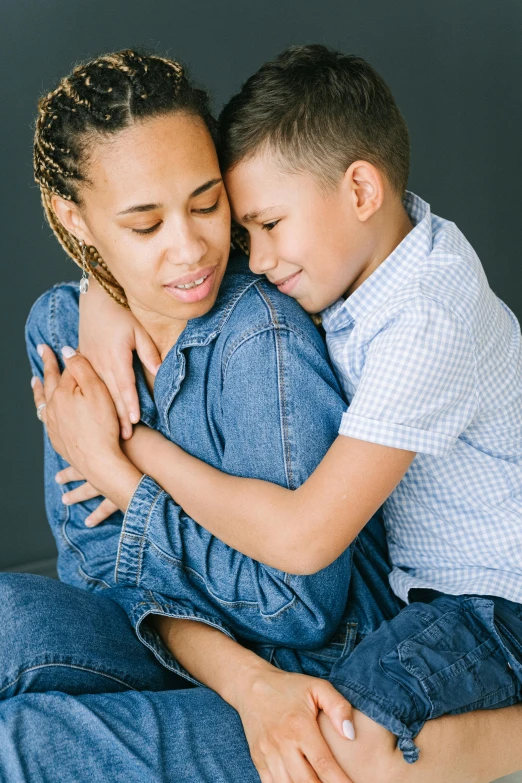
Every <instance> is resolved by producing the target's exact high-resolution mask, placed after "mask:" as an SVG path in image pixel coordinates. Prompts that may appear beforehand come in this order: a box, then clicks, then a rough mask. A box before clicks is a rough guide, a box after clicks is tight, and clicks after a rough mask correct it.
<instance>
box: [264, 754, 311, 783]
mask: <svg viewBox="0 0 522 783" xmlns="http://www.w3.org/2000/svg"><path fill="white" fill-rule="evenodd" d="M266 764H267V767H268V770H269V772H270V775H271V777H272V780H273V781H274V783H301V781H306V783H315V780H314V779H313V778H311V779H310V781H308V778H296V779H295V781H294V779H293V778H291V777H290V775H289V774H288V770H287V768H286V766H285V763H284V761H283V759H282V758H281V756H280V755H279V754H278V753H274V755H270V756H268V757H267V760H266Z"/></svg>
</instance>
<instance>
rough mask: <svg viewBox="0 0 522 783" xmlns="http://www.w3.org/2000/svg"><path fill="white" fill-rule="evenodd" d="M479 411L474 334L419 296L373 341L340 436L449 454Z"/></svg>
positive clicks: (446, 312) (342, 423)
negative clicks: (473, 343) (471, 338)
mask: <svg viewBox="0 0 522 783" xmlns="http://www.w3.org/2000/svg"><path fill="white" fill-rule="evenodd" d="M476 410H477V393H476V384H475V358H474V351H473V345H472V343H471V340H470V336H469V333H468V330H467V329H466V326H465V324H464V323H463V322H462V321H461V319H460V318H459V317H458V316H457V315H455V314H454V313H453V312H452V311H451V310H449V309H448V308H446V307H445V306H443V305H441V304H439V303H438V302H436V301H433V300H431V299H429V298H427V297H423V296H419V297H417V298H416V299H413V300H410V301H409V302H408V303H407V304H406V306H405V307H404V308H403V309H402V311H401V312H400V313H398V314H397V315H396V316H394V317H393V318H392V319H391V320H390V321H389V322H388V323H387V324H386V326H385V327H384V328H383V329H381V330H380V331H379V332H378V333H377V334H376V335H375V336H374V337H373V339H372V340H371V342H370V344H369V347H368V350H367V354H366V360H365V363H364V367H363V370H362V373H361V377H360V380H359V383H358V385H357V389H356V392H355V394H354V397H353V400H352V403H351V405H350V407H349V409H348V411H347V412H346V413H345V414H344V415H343V418H342V421H341V426H340V428H339V434H340V435H348V436H350V437H352V438H358V439H359V440H365V441H369V442H371V443H379V444H381V445H383V446H393V447H395V448H398V449H406V450H408V451H415V452H421V453H425V454H433V455H436V456H443V455H445V454H447V453H448V452H449V451H450V450H451V449H452V448H453V446H454V445H455V443H456V441H457V438H458V437H459V435H461V433H462V432H463V431H464V430H465V429H466V427H467V426H468V425H469V423H470V422H471V420H472V419H473V417H474V415H475V412H476Z"/></svg>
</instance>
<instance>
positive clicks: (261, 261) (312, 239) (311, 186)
mask: <svg viewBox="0 0 522 783" xmlns="http://www.w3.org/2000/svg"><path fill="white" fill-rule="evenodd" d="M225 182H226V186H227V190H228V194H229V197H230V200H231V204H232V209H233V214H234V217H235V219H236V221H237V222H238V223H240V224H241V225H242V226H243V227H244V228H246V229H247V231H248V233H249V236H250V268H251V269H252V271H253V272H255V273H257V274H265V275H266V276H267V278H268V279H269V280H270V282H272V283H274V284H275V285H277V287H278V288H279V290H280V291H282V293H284V294H288V296H291V297H293V298H294V299H296V300H297V301H298V302H299V304H300V305H301V306H302V307H303V308H304V309H305V310H307V311H308V312H309V313H317V312H319V311H320V310H323V309H324V308H325V307H328V306H329V305H331V304H333V302H335V301H337V299H339V298H340V297H341V296H343V295H344V294H346V293H347V292H348V291H349V289H350V288H351V287H352V286H353V284H354V283H355V282H356V280H357V278H358V277H359V276H360V275H361V274H362V273H363V271H364V269H366V267H367V266H368V264H369V263H371V257H372V245H371V234H370V232H368V227H367V226H366V225H365V224H364V223H361V221H360V220H359V218H358V217H357V210H356V201H357V196H356V195H355V194H354V193H353V192H352V189H351V188H350V184H349V183H347V182H346V181H345V179H342V180H341V181H340V183H339V185H337V186H335V187H334V188H332V189H331V190H329V191H328V192H327V193H325V192H324V190H322V189H321V187H320V185H319V183H318V182H317V179H316V178H314V177H313V176H312V175H311V174H307V173H302V174H301V173H299V174H288V173H285V172H283V171H282V170H281V166H280V165H278V161H277V158H276V156H275V155H274V154H273V153H269V152H263V153H260V154H259V155H255V156H254V157H252V158H249V159H246V160H244V161H241V162H240V163H238V164H237V166H235V167H234V168H233V169H232V170H231V171H230V172H228V174H227V175H226V176H225Z"/></svg>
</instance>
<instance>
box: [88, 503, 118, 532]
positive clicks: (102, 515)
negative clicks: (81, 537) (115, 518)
mask: <svg viewBox="0 0 522 783" xmlns="http://www.w3.org/2000/svg"><path fill="white" fill-rule="evenodd" d="M115 511H118V506H116V505H115V504H114V503H113V502H112V501H111V500H109V499H108V498H105V500H103V501H102V502H101V503H100V505H99V506H98V508H95V509H94V511H93V512H92V514H89V516H88V517H87V519H86V520H85V525H86V526H87V527H96V525H99V524H100V522H104V521H105V520H106V519H108V517H110V516H111V514H114V512H115Z"/></svg>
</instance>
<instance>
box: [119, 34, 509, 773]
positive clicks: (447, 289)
mask: <svg viewBox="0 0 522 783" xmlns="http://www.w3.org/2000/svg"><path fill="white" fill-rule="evenodd" d="M221 129H222V134H223V139H224V141H223V146H222V151H221V158H222V167H223V170H224V171H225V172H226V183H227V188H228V191H229V194H230V197H231V201H232V207H233V212H234V216H235V218H236V221H237V222H238V223H239V224H240V225H241V226H242V227H243V228H245V229H247V231H248V235H249V244H250V258H251V261H250V263H251V267H252V269H253V270H254V271H255V272H259V273H264V274H266V275H267V277H268V279H269V280H270V281H271V282H273V283H274V284H275V285H276V286H277V287H278V288H279V290H280V291H282V292H283V293H285V294H287V295H289V296H292V297H293V298H295V299H296V300H297V301H298V302H299V303H300V304H301V305H302V306H303V308H304V309H305V310H307V311H308V312H310V313H319V312H322V321H323V326H324V328H325V331H326V339H327V344H328V349H329V352H330V356H331V359H332V361H333V363H334V365H335V367H336V369H337V372H338V375H339V377H340V380H341V383H342V385H343V387H344V390H345V392H346V395H347V397H348V400H349V402H350V407H349V409H348V411H347V412H346V413H345V414H344V415H343V418H342V421H341V425H340V429H339V437H338V438H337V440H336V441H335V443H334V444H333V446H332V447H331V448H330V450H329V451H328V453H327V455H326V456H325V458H324V460H323V462H322V463H321V464H320V465H319V467H318V468H317V469H316V471H315V472H314V473H313V474H312V476H311V477H310V478H309V479H308V481H306V482H305V483H304V484H303V485H302V486H301V487H299V488H298V489H296V490H295V491H292V490H288V489H286V488H283V487H280V486H276V485H272V484H268V483H266V482H261V481H256V480H249V479H241V478H237V477H235V476H229V475H225V474H220V473H218V472H217V471H216V470H214V469H213V468H212V467H210V466H208V465H205V464H203V463H199V462H198V461H197V460H195V459H194V458H193V457H191V456H190V455H188V454H186V453H184V452H182V451H181V450H180V449H179V448H178V447H176V445H175V444H172V443H167V442H165V441H163V440H159V439H158V435H157V433H154V432H147V431H146V430H144V429H140V428H138V430H137V431H136V434H135V436H134V437H133V439H132V441H131V443H132V442H134V443H133V445H132V447H131V448H132V455H133V456H132V459H133V460H134V457H136V461H137V464H138V466H139V452H141V454H144V453H145V452H148V463H149V465H150V460H151V458H152V456H151V455H154V459H155V461H156V466H157V469H156V470H155V471H154V473H153V474H152V475H153V476H154V478H155V479H156V480H157V481H158V483H159V484H161V485H162V486H163V487H164V488H165V489H166V490H167V491H168V492H169V493H170V494H171V495H172V496H173V497H175V498H176V500H177V502H178V503H179V504H180V505H181V506H182V507H183V508H184V509H185V511H186V512H187V513H189V514H190V515H191V516H192V517H193V518H194V519H196V520H197V521H198V522H199V523H200V524H201V525H202V526H203V527H205V528H207V529H208V530H209V531H210V532H211V533H212V534H214V535H216V536H217V537H219V538H220V539H222V540H223V541H224V542H225V543H227V544H229V545H230V546H232V547H234V548H235V549H237V550H239V551H241V552H243V553H245V554H247V555H249V556H250V557H252V558H254V559H258V560H260V561H262V562H264V563H267V564H268V565H271V566H273V567H276V568H279V569H281V570H283V571H288V572H291V573H301V574H304V573H313V572H315V571H318V570H320V569H321V568H324V567H325V566H326V565H328V564H329V563H331V562H332V561H333V560H334V559H335V558H336V557H338V556H339V554H340V553H341V552H343V551H344V550H345V549H346V547H347V546H348V545H349V544H350V543H351V541H353V540H354V538H355V537H356V536H357V534H358V533H359V532H360V530H361V529H362V528H363V526H364V525H365V524H366V522H367V521H368V520H369V519H370V517H371V516H372V514H373V513H374V512H375V511H376V510H377V509H378V508H379V507H380V506H381V505H382V504H384V515H385V522H386V527H387V533H388V541H389V546H390V556H391V560H392V565H393V571H392V574H391V576H390V582H391V585H392V588H393V590H394V592H395V593H396V594H397V595H398V596H399V597H400V598H402V599H403V600H404V601H405V602H407V603H409V604H410V605H409V607H407V609H405V610H404V611H403V612H401V613H400V614H399V615H398V616H397V617H396V618H395V619H393V620H391V621H390V622H388V623H384V624H383V625H382V626H381V628H380V630H379V631H377V632H376V633H375V634H373V635H372V637H371V641H370V640H369V641H368V642H365V641H364V640H363V641H362V642H361V643H360V644H359V646H358V647H357V648H356V650H355V652H354V653H353V654H352V655H351V656H350V657H349V658H347V659H342V660H341V661H339V662H338V663H337V664H336V665H335V667H334V670H333V672H332V676H331V679H332V682H333V683H334V684H335V685H336V687H337V688H338V689H339V690H340V691H341V692H342V693H343V694H344V695H345V696H346V697H347V698H348V699H349V700H350V701H351V702H352V704H353V705H354V706H356V707H357V708H358V709H360V710H361V711H362V712H364V713H366V714H367V715H368V716H369V717H371V718H373V719H374V720H376V721H377V722H379V723H381V724H382V725H383V726H385V727H386V728H388V729H389V730H390V731H392V732H393V733H394V734H396V735H397V736H398V737H399V747H400V748H401V750H402V751H403V754H404V757H405V758H406V760H407V761H415V760H416V758H417V756H418V750H417V748H416V746H415V744H414V742H413V740H414V738H415V736H416V735H417V733H418V732H419V731H420V729H421V727H422V725H423V724H424V722H425V721H426V720H427V719H429V718H434V717H437V716H438V715H442V714H445V713H458V712H465V711H469V710H474V709H479V708H486V707H499V706H505V705H508V704H513V703H515V702H516V701H519V700H520V698H521V693H520V690H521V683H522V607H521V605H520V604H521V603H522V579H521V577H522V569H521V567H520V562H521V560H520V554H521V551H522V526H521V525H520V522H521V519H522V345H521V336H520V328H519V325H518V323H517V321H516V319H515V317H514V315H513V314H512V313H511V312H510V311H509V309H508V308H507V307H506V306H505V305H504V304H503V303H502V302H500V300H499V299H498V298H497V297H496V296H495V295H494V294H493V292H492V291H491V290H490V289H489V287H488V284H487V281H486V278H485V275H484V272H483V270H482V267H481V265H480V262H479V260H478V258H477V256H476V254H475V253H474V251H473V249H472V247H471V246H470V245H469V243H468V242H467V241H466V239H465V238H464V237H463V235H462V234H461V233H460V232H459V231H458V229H457V228H456V227H455V226H454V225H453V224H452V223H449V222H447V221H445V220H442V219H440V218H438V217H435V216H432V215H431V213H430V209H429V206H428V205H427V204H426V203H425V202H423V201H422V200H421V199H419V198H418V197H416V196H414V195H413V194H410V193H406V195H405V187H406V182H407V176H408V159H409V144H408V133H407V128H406V125H405V123H404V120H403V118H402V117H401V115H400V112H399V110H398V108H397V106H396V105H395V102H394V100H393V97H392V95H391V93H390V91H389V89H388V88H387V87H386V85H385V84H384V82H383V81H382V79H381V78H380V77H379V76H378V74H376V73H375V71H374V70H373V69H372V68H371V67H370V66H369V65H368V64H367V63H365V62H364V61H363V60H361V59H359V58H355V57H351V56H345V55H342V54H339V53H336V52H332V51H330V50H328V49H327V48H326V47H322V46H306V47H294V48H291V49H289V50H288V51H286V52H284V53H283V54H282V55H280V56H279V57H277V58H276V59H275V60H274V61H273V62H272V63H268V64H267V65H265V66H263V67H262V68H261V69H260V71H258V73H257V74H255V75H254V76H253V77H252V78H251V79H249V80H248V81H247V83H246V84H245V85H244V87H243V88H242V90H241V92H240V93H239V94H238V95H236V96H235V97H234V98H233V99H232V100H231V101H230V103H229V104H228V105H227V106H226V107H225V109H224V111H223V113H222V115H221ZM280 371H281V372H284V368H280ZM260 415H262V411H260ZM317 416H318V417H320V416H321V411H320V410H318V411H317ZM173 463H174V464H173ZM149 472H150V467H149ZM260 530H262V531H263V536H262V537H260V533H259V531H260ZM419 601H423V603H420V602H419Z"/></svg>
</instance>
